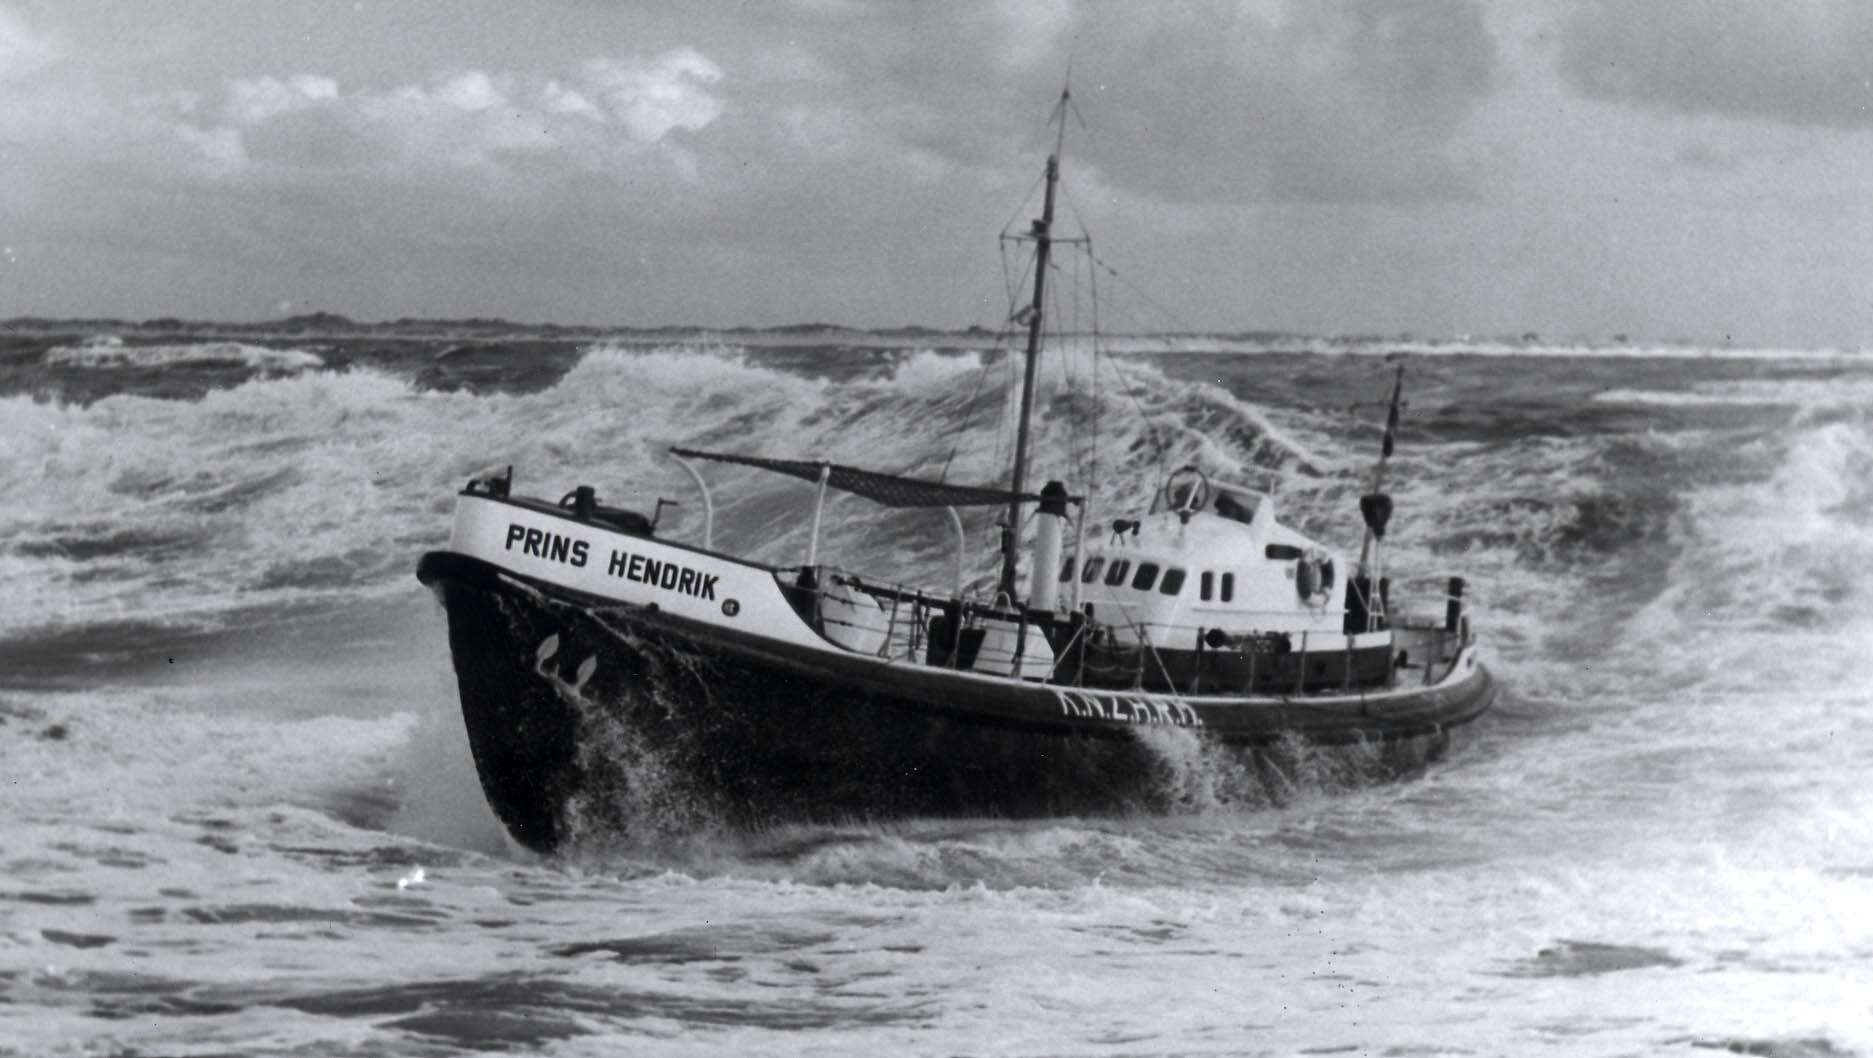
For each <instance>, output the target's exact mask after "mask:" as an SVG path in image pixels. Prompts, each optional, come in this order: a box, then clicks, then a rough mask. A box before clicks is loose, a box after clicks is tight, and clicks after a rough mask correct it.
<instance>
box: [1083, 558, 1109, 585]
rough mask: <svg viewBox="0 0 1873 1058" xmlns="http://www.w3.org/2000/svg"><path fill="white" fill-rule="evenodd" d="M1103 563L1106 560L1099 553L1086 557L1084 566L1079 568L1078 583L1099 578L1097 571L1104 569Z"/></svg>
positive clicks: (1090, 581) (1085, 582)
mask: <svg viewBox="0 0 1873 1058" xmlns="http://www.w3.org/2000/svg"><path fill="white" fill-rule="evenodd" d="M1105 565H1106V560H1105V559H1104V558H1103V557H1101V556H1099V555H1094V556H1093V557H1091V558H1089V559H1087V560H1086V566H1085V567H1084V568H1083V569H1081V570H1080V583H1081V584H1091V583H1092V582H1093V581H1095V580H1097V579H1099V571H1100V570H1102V569H1104V568H1105Z"/></svg>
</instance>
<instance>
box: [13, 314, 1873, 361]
mask: <svg viewBox="0 0 1873 1058" xmlns="http://www.w3.org/2000/svg"><path fill="white" fill-rule="evenodd" d="M1025 335H1026V332H1025V330H1018V331H1017V330H1016V329H1009V330H1004V331H1001V332H997V331H993V330H990V329H988V328H986V327H981V326H970V327H964V328H960V329H956V330H942V329H939V328H934V327H920V326H901V327H874V328H862V327H848V326H845V325H843V324H836V323H798V324H786V325H781V326H774V327H753V326H737V327H701V326H695V325H689V324H684V325H676V324H670V325H663V326H657V327H631V326H598V325H590V324H558V323H520V322H515V321H512V320H505V319H499V318H468V319H414V318H408V317H406V318H403V319H397V320H387V321H382V322H377V323H366V322H360V321H357V320H353V319H350V318H349V317H346V316H340V315H337V314H335V313H329V312H318V313H312V314H310V315H303V316H289V317H286V318H285V319H279V320H266V321H258V322H250V323H230V322H225V321H215V320H185V319H178V318H175V317H162V318H159V319H149V320H127V319H118V318H114V317H67V318H59V317H50V316H14V317H11V318H8V319H3V320H0V339H8V338H11V339H35V340H41V341H43V340H47V339H53V340H57V339H66V340H72V341H84V340H98V339H116V340H120V341H123V342H125V343H129V344H149V343H152V342H177V341H248V342H272V343H280V342H309V341H310V342H320V341H323V342H360V341H391V342H402V341H412V342H413V341H427V342H460V343H463V344H464V345H474V344H477V343H497V342H529V341H531V342H568V343H572V342H591V343H598V342H616V343H620V344H630V345H645V344H684V345H705V346H708V345H740V346H749V347H786V346H798V345H841V344H853V345H859V344H863V345H865V346H868V347H873V348H877V347H889V346H894V345H901V346H903V347H904V348H920V347H921V348H932V347H934V348H939V349H956V350H978V351H986V350H992V349H997V348H1003V347H1006V348H1011V349H1013V348H1018V347H1019V346H1020V344H1021V342H1022V341H1023V340H1024V338H1025ZM1056 337H1067V338H1085V337H1088V335H1087V334H1085V333H1083V332H1075V333H1072V334H1067V335H1056ZM1103 338H1104V339H1106V340H1108V341H1111V342H1113V343H1116V347H1115V350H1114V351H1123V352H1129V353H1159V352H1162V353H1176V352H1190V351H1209V352H1244V351H1248V352H1259V353H1268V352H1295V353H1329V354H1347V353H1358V354H1363V355H1372V354H1375V353H1379V354H1384V355H1391V354H1394V353H1396V354H1405V355H1411V354H1419V355H1439V354H1445V355H1448V354H1459V355H1461V354H1465V353H1468V354H1473V355H1482V356H1502V355H1514V354H1522V353H1529V354H1537V355H1543V354H1545V355H1561V356H1569V355H1574V356H1609V355H1610V356H1639V357H1645V356H1653V357H1668V358H1681V357H1703V356H1716V357H1736V356H1741V357H1745V358H1751V359H1755V358H1762V357H1776V356H1789V357H1793V358H1797V359H1809V358H1814V357H1817V356H1818V357H1822V358H1827V359H1837V358H1850V359H1857V358H1859V357H1861V356H1863V355H1865V351H1863V350H1860V349H1854V348H1773V347H1759V346H1746V345H1737V344H1733V343H1714V344H1713V343H1701V342H1696V341H1691V340H1689V339H1676V340H1662V341H1660V340H1647V339H1637V338H1629V337H1628V336H1626V335H1624V334H1614V335H1606V336H1599V337H1593V336H1581V337H1570V338H1557V339H1550V338H1546V337H1544V336H1542V335H1540V334H1537V333H1535V332H1532V331H1530V332H1524V333H1521V334H1510V335H1487V336H1485V335H1475V336H1472V335H1456V336H1448V337H1437V338H1429V337H1423V336H1419V335H1413V334H1337V335H1320V334H1301V333H1294V332H1288V331H1268V330H1247V331H1216V332H1210V331H1163V332H1154V333H1150V334H1128V333H1119V332H1110V331H1108V332H1104V333H1103Z"/></svg>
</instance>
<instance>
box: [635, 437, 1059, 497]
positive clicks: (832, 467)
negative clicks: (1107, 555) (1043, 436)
mask: <svg viewBox="0 0 1873 1058" xmlns="http://www.w3.org/2000/svg"><path fill="white" fill-rule="evenodd" d="M670 451H672V452H674V453H676V454H677V455H679V456H688V457H691V458H695V459H712V460H714V461H716V462H718V463H739V464H741V465H742V466H749V467H758V468H760V469H762V470H772V471H774V472H775V473H778V474H788V475H791V476H793V477H796V478H802V479H804V480H806V481H813V482H817V481H819V479H820V475H821V474H822V473H824V474H825V475H826V484H827V485H829V486H831V487H833V488H835V489H839V490H841V491H843V492H850V493H853V494H855V495H859V496H863V497H865V498H866V499H868V500H871V501H872V502H873V503H879V504H883V505H884V506H886V507H997V506H1004V505H1006V504H1009V503H1013V502H1014V501H1016V500H1020V501H1022V502H1024V503H1039V502H1040V500H1041V497H1040V496H1038V495H1036V494H1035V493H1032V492H1023V493H1018V494H1017V493H1013V492H1009V491H1008V490H1006V489H986V488H977V487H975V486H973V485H951V484H947V483H945V482H941V481H926V480H924V479H922V478H907V477H903V476H901V475H897V474H881V473H879V472H878V471H875V470H860V469H859V468H857V467H848V466H842V465H840V464H838V463H824V462H817V461H814V460H807V459H763V458H761V457H759V456H738V455H730V454H728V453H726V452H699V451H697V450H696V449H693V448H672V449H670ZM1069 501H1070V502H1078V501H1079V498H1078V497H1070V498H1069Z"/></svg>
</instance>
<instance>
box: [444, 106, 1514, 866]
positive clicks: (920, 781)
mask: <svg viewBox="0 0 1873 1058" xmlns="http://www.w3.org/2000/svg"><path fill="white" fill-rule="evenodd" d="M1066 102H1067V100H1066V97H1065V96H1063V97H1062V107H1063V110H1064V107H1065V105H1066ZM1062 128H1063V130H1064V123H1063V126H1062ZM1058 180H1059V148H1058V144H1057V145H1056V150H1055V153H1054V154H1053V155H1051V156H1050V157H1049V158H1048V159H1047V163H1046V169H1045V183H1044V198H1043V205H1042V212H1041V216H1040V218H1039V219H1037V220H1035V221H1034V222H1033V223H1032V225H1031V228H1030V229H1029V230H1028V231H1026V232H1025V233H1022V234H1021V235H1020V236H1018V238H1020V239H1021V240H1022V241H1023V242H1024V243H1026V244H1027V245H1029V246H1030V247H1031V248H1032V254H1033V261H1034V267H1033V268H1032V270H1031V275H1032V276H1033V282H1032V297H1031V300H1029V301H1028V302H1027V304H1026V305H1025V306H1024V307H1023V308H1022V311H1020V312H1019V313H1017V314H1016V315H1015V317H1014V321H1015V323H1016V324H1017V325H1020V326H1024V327H1025V329H1026V332H1027V334H1026V343H1025V350H1024V355H1025V364H1024V375H1023V380H1022V386H1021V394H1020V401H1019V404H1018V418H1019V422H1018V426H1017V429H1016V440H1015V445H1014V458H1013V466H1012V467H1011V469H1010V478H1009V482H1008V484H1007V485H1006V486H1005V487H1003V486H969V485H958V484H954V483H949V482H944V481H933V480H925V479H919V478H915V477H907V476H902V475H895V474H887V473H882V472H879V471H876V470H868V469H864V468H859V467H852V466H847V465H842V464H838V463H833V462H828V461H824V460H816V459H810V458H772V457H768V456H760V455H752V454H746V453H737V452H711V451H700V450H695V449H690V448H682V447H676V448H672V449H670V451H669V456H670V458H672V459H673V460H676V461H677V462H678V463H679V465H681V466H682V467H683V468H684V469H685V470H687V471H688V472H689V475H690V477H691V478H692V479H693V480H694V482H695V483H696V485H697V487H698V489H699V491H700V494H701V497H702V507H703V512H704V513H703V517H702V520H701V521H702V525H701V529H700V533H699V534H692V535H699V538H698V539H686V540H677V539H672V538H670V537H669V536H667V535H662V534H660V533H659V531H658V522H659V521H660V518H658V517H655V516H645V515H643V514H640V513H637V512H634V511H629V510H624V509H620V508H615V507H609V506H606V505H604V504H603V503H601V502H600V499H599V497H598V495H597V493H596V491H595V490H594V489H593V488H591V487H589V486H583V485H581V486H578V487H576V488H574V489H572V490H571V491H568V492H566V493H564V494H563V495H562V496H561V497H560V498H559V499H557V500H554V499H551V498H547V497H529V496H525V495H522V494H520V493H518V492H517V491H516V489H515V483H514V476H513V471H512V468H508V469H507V470H506V471H505V472H504V473H502V474H500V475H498V476H483V477H480V478H477V479H476V480H473V481H470V482H469V483H468V484H467V486H466V487H465V488H464V489H463V490H462V491H461V492H460V494H459V495H458V497H457V500H456V508H455V517H454V523H453V531H452V534H451V537H450V540H449V543H448V546H447V547H446V548H444V549H442V550H438V551H433V552H430V553H428V554H425V555H424V556H422V558H421V560H420V562H419V564H418V567H417V576H418V577H419V578H420V579H421V580H422V582H423V583H424V584H426V585H428V586H429V587H430V588H431V589H433V590H434V592H435V593H436V595H437V597H438V598H439V600H440V601H441V604H442V606H443V608H444V610H445V611H446V614H447V619H448V627H449V646H450V651H451V654H452V658H453V663H454V668H455V673H456V677H457V684H458V687H459V691H460V697H461V704H462V712H463V717H464V721H465V725H466V728H467V732H468V737H469V743H470V746H471V749H472V752H473V755H474V760H475V767H476V770H477V773H478V774H479V777H480V780H481V785H482V789H483V791H484V792H485V794H486V796H487V799H488V802H489V804H490V805H491V806H492V808H493V809H494V811H495V813H496V815H498V816H499V817H500V819H501V821H502V822H503V824H504V825H505V826H506V828H507V830H508V832H509V833H510V834H511V835H512V836H513V838H514V839H515V840H516V841H518V842H519V843H520V844H522V845H525V846H527V847H529V848H532V849H535V850H539V851H542V852H551V851H553V850H556V849H561V848H564V847H565V846H567V845H568V844H569V843H575V842H577V841H579V840H580V839H581V838H582V837H583V836H585V835H586V834H587V833H588V832H589V831H590V830H591V829H593V828H597V827H602V828H604V829H605V830H606V831H607V832H608V834H609V835H610V836H615V832H617V831H624V832H626V833H630V832H634V831H639V830H642V831H666V830H668V829H670V828H671V827H672V826H675V827H678V828H680V827H682V826H685V825H689V823H690V822H693V821H706V822H707V823H708V824H710V825H718V824H728V825H733V826H742V827H760V826H763V825H767V824H770V823H776V822H792V821H820V822H843V821H852V820H860V819H890V818H902V817H907V816H928V815H940V816H954V815H990V816H1002V817H1034V816H1046V815H1059V814H1076V815H1086V814H1105V813H1115V812H1137V811H1145V812H1153V811H1169V810H1175V809H1177V808H1178V806H1179V805H1180V804H1181V803H1184V802H1185V801H1187V799H1188V798H1189V796H1190V791H1189V790H1188V788H1187V787H1185V786H1184V785H1182V784H1180V783H1179V782H1178V781H1177V780H1178V775H1177V772H1178V769H1179V768H1180V767H1187V766H1188V761H1189V760H1191V759H1193V758H1201V759H1206V760H1210V761H1212V762H1213V763H1212V766H1216V767H1223V768H1235V769H1239V770H1243V771H1245V772H1246V773H1248V774H1251V775H1253V774H1254V773H1255V772H1256V771H1257V769H1266V768H1268V767H1270V761H1271V760H1272V759H1273V758H1272V757H1271V756H1270V754H1271V753H1272V752H1274V751H1275V750H1276V749H1279V748H1282V747H1287V748H1289V749H1292V748H1293V747H1294V746H1296V745H1301V746H1327V747H1354V748H1355V749H1354V751H1355V752H1358V753H1360V754H1363V755H1364V757H1365V758H1367V759H1369V760H1371V761H1377V762H1379V766H1380V768H1381V769H1382V770H1386V769H1395V768H1407V767H1414V766H1417V765H1419V764H1422V763H1423V762H1425V761H1428V760H1430V759H1433V758H1435V757H1436V756H1438V755H1439V754H1441V753H1442V752H1443V750H1444V749H1445V747H1446V746H1447V744H1448V742H1449V739H1450V734H1451V732H1452V731H1453V729H1456V728H1458V727H1460V726H1461V725H1463V724H1465V723H1467V722H1469V721H1471V720H1474V719H1475V718H1476V717H1478V716H1479V715H1481V714H1483V713H1484V712H1485V711H1486V710H1487V709H1488V708H1489V707H1490V705H1491V703H1492V701H1493V699H1494V697H1495V695H1496V693H1497V688H1496V684H1495V681H1494V679H1493V678H1492V676H1491V674H1490V673H1489V671H1488V669H1487V668H1486V667H1485V666H1484V664H1483V663H1482V662H1481V661H1480V660H1479V646H1478V643H1477V640H1476V637H1475V635H1474V634H1473V632H1472V630H1471V628H1470V623H1469V619H1468V615H1467V614H1466V613H1465V610H1464V599H1463V581H1462V580H1461V578H1456V577H1452V578H1449V579H1448V580H1447V581H1446V591H1445V595H1444V598H1443V600H1441V601H1442V602H1443V604H1444V605H1443V606H1442V608H1441V612H1433V613H1430V614H1428V615H1417V616H1407V615H1405V614H1403V613H1396V614H1395V613H1394V611H1393V606H1392V600H1391V598H1390V596H1391V590H1390V584H1391V581H1390V578H1388V577H1387V576H1386V574H1385V570H1384V557H1385V556H1384V550H1385V537H1386V532H1387V528H1388V525H1389V522H1390V518H1391V513H1392V501H1391V499H1390V497H1389V496H1388V495H1387V494H1386V493H1385V491H1384V487H1383V486H1384V478H1385V474H1386V467H1387V460H1388V459H1389V457H1390V456H1391V454H1392V449H1393V444H1394V435H1395V432H1396V427H1397V424H1398V417H1399V413H1400V408H1401V400H1400V392H1401V388H1402V383H1403V368H1402V366H1401V367H1400V368H1399V369H1398V374H1397V376H1396V378H1395V380H1394V381H1393V384H1392V390H1391V399H1390V401H1389V411H1388V417H1387V422H1386V428H1385V434H1384V441H1383V445H1382V449H1381V455H1380V458H1379V461H1378V465H1377V468H1376V470H1375V472H1374V475H1373V482H1372V488H1371V489H1370V490H1369V491H1368V492H1367V493H1366V494H1365V495H1364V496H1363V497H1362V498H1361V500H1360V503H1359V515H1360V519H1359V521H1358V522H1356V523H1354V532H1356V533H1357V534H1358V536H1359V538H1360V541H1361V542H1360V546H1359V551H1358V554H1357V556H1356V557H1353V556H1349V555H1347V554H1345V553H1342V552H1341V551H1338V550H1336V549H1335V548H1334V547H1332V546H1330V545H1328V544H1326V543H1324V542H1322V541H1319V540H1315V539H1312V538H1310V537H1308V536H1306V535H1304V534H1303V533H1301V532H1300V531H1298V530H1297V529H1295V528H1293V527H1292V526H1290V525H1288V524H1286V523H1285V522H1283V520H1282V518H1281V511H1280V509H1279V504H1278V502H1277V497H1276V495H1275V494H1274V493H1272V492H1271V491H1268V490H1264V489H1258V488H1255V487H1252V486H1251V485H1249V484H1247V483H1245V482H1241V481H1236V480H1230V479H1227V478H1225V477H1223V476H1219V475H1212V474H1211V473H1209V472H1206V470H1205V469H1203V468H1199V467H1196V466H1184V467H1180V468H1178V469H1176V470H1175V471H1173V472H1171V473H1169V474H1167V475H1165V477H1164V478H1163V480H1162V482H1161V485H1160V487H1159V488H1158V489H1157V490H1156V496H1155V498H1154V500H1153V502H1152V503H1151V504H1150V505H1149V507H1148V509H1146V510H1143V511H1139V512H1136V513H1132V514H1130V515H1129V516H1127V517H1121V518H1116V519H1105V520H1101V521H1099V522H1098V523H1097V524H1096V525H1095V524H1094V523H1093V521H1092V516H1091V514H1090V512H1089V510H1088V506H1089V502H1090V501H1089V497H1088V496H1084V495H1074V494H1072V493H1071V492H1070V491H1069V490H1068V488H1067V487H1066V486H1065V485H1064V484H1062V483H1061V482H1058V481H1049V482H1048V483H1047V484H1046V486H1045V487H1043V488H1042V489H1040V490H1039V491H1038V492H1032V491H1029V489H1028V485H1027V476H1028V471H1029V467H1028V461H1029V451H1028V449H1029V441H1030V436H1031V415H1032V406H1033V403H1034V400H1033V391H1034V382H1035V366H1036V363H1037V361H1038V359H1039V357H1040V356H1041V355H1042V334H1043V320H1044V319H1045V317H1046V312H1045V304H1046V302H1045V284H1046V279H1047V275H1048V256H1049V254H1050V252H1051V250H1052V248H1053V246H1054V244H1055V243H1056V242H1064V241H1067V240H1064V239H1060V238H1057V237H1056V236H1055V235H1054V233H1053V225H1054V202H1055V189H1056V186H1057V183H1058ZM707 463H717V464H720V463H729V464H738V465H741V466H746V467H753V468H757V469H760V470H764V471H768V472H773V473H777V474H782V475H790V476H793V477H796V478H801V479H804V480H806V481H808V482H810V483H812V484H813V486H814V490H813V497H814V501H813V508H812V511H813V513H812V519H813V520H812V529H811V534H810V539H809V543H808V546H807V551H806V555H805V556H804V561H802V562H800V563H798V564H787V565H776V564H772V563H766V562H759V561H754V560H752V559H750V558H747V557H741V556H737V555H735V554H731V553H728V552H726V551H724V550H720V549H718V548H717V547H716V546H715V541H714V511H715V504H714V498H713V495H712V493H711V490H710V486H709V484H708V476H707V475H706V474H705V473H704V472H703V470H702V468H701V465H702V464H707ZM830 491H841V492H845V493H850V494H854V495H857V496H860V497H864V498H866V499H868V500H870V501H872V502H873V503H875V504H877V505H880V506H881V507H884V508H929V509H932V510H939V509H940V510H947V511H948V513H949V515H950V522H951V524H952V526H953V527H954V529H955V535H956V538H957V544H956V549H957V553H956V560H955V575H954V577H953V578H952V582H951V583H950V584H948V585H944V586H940V587H938V586H907V585H901V584H890V583H882V582H879V581H877V580H876V579H874V578H870V577H865V576H861V575H859V574H858V573H855V572H853V571H852V570H850V569H847V568H843V567H842V566H841V565H840V564H838V563H836V562H827V561H822V559H821V557H820V555H819V548H820V539H821V522H822V519H823V516H824V510H825V503H826V498H827V495H828V493H829V492H830ZM548 496H550V493H549V494H548ZM979 507H990V508H997V509H1000V510H1002V511H1004V512H1005V513H1004V516H1003V518H1002V520H1001V532H1000V548H999V550H1000V558H1001V563H1000V574H999V576H997V577H995V578H994V580H993V582H992V583H987V584H985V586H984V587H985V590H980V591H972V590H970V588H969V586H968V585H967V584H966V583H965V577H966V573H967V570H966V562H965V556H964V553H963V549H964V544H965V534H964V532H963V522H962V518H961V516H960V514H959V513H958V512H959V510H966V509H970V508H979ZM658 513H659V514H660V513H661V506H660V507H659V512H658ZM1349 514H1350V512H1349ZM1030 526H1031V533H1026V532H1023V531H1022V529H1023V527H1030ZM1024 537H1031V541H1030V542H1029V543H1028V546H1026V547H1024V546H1023V538H1024ZM1024 561H1025V565H1026V566H1027V576H1026V578H1025V583H1023V578H1022V577H1021V576H1020V566H1021V565H1022V564H1023V562H1024Z"/></svg>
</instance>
